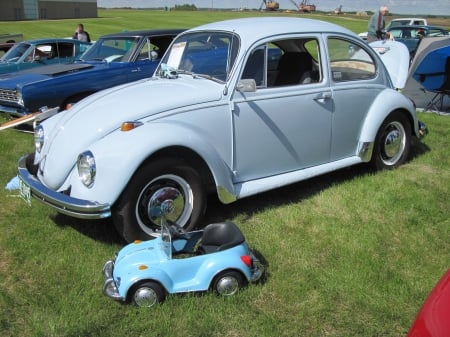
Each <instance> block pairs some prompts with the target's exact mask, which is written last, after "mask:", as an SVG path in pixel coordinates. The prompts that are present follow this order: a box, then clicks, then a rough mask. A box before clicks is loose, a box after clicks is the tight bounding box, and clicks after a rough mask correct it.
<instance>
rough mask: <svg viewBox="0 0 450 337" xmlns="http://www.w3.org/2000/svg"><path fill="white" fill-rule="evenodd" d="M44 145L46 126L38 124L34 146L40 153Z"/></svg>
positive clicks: (35, 130)
mask: <svg viewBox="0 0 450 337" xmlns="http://www.w3.org/2000/svg"><path fill="white" fill-rule="evenodd" d="M43 147H44V127H43V126H42V125H38V126H36V128H35V129H34V148H35V149H36V152H38V153H40V152H41V150H42V148H43Z"/></svg>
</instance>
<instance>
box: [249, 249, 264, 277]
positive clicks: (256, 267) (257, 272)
mask: <svg viewBox="0 0 450 337" xmlns="http://www.w3.org/2000/svg"><path fill="white" fill-rule="evenodd" d="M250 255H251V258H252V261H253V265H252V268H251V276H250V282H257V281H259V279H260V278H261V276H262V275H263V273H264V265H263V264H262V263H261V262H260V261H259V260H258V259H257V258H256V256H255V254H254V253H253V252H250Z"/></svg>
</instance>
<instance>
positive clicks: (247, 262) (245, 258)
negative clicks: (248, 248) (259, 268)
mask: <svg viewBox="0 0 450 337" xmlns="http://www.w3.org/2000/svg"><path fill="white" fill-rule="evenodd" d="M241 260H242V262H244V263H245V265H246V266H247V267H249V268H250V267H251V266H252V258H251V257H250V255H242V256H241Z"/></svg>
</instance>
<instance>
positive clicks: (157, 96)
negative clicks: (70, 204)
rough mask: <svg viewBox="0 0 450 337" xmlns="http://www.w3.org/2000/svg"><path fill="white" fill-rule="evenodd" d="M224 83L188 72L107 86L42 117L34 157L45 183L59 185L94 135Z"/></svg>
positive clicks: (199, 100)
mask: <svg viewBox="0 0 450 337" xmlns="http://www.w3.org/2000/svg"><path fill="white" fill-rule="evenodd" d="M223 87H224V85H223V84H219V83H217V82H214V81H211V80H207V79H202V78H193V77H192V76H186V75H183V76H180V77H179V78H177V79H161V78H156V77H154V78H150V79H145V80H140V81H137V82H132V83H128V84H124V85H120V86H116V87H113V88H110V89H106V90H103V91H100V92H97V93H95V94H93V95H91V96H89V97H87V98H85V99H83V100H82V101H80V102H78V103H77V104H75V105H74V106H73V107H72V109H70V110H68V111H64V112H62V113H59V114H57V115H55V116H54V117H51V118H50V119H48V120H47V121H44V122H43V123H42V124H43V126H44V130H45V131H46V140H45V146H44V148H43V150H42V151H41V153H40V154H39V155H37V157H36V159H37V160H40V158H39V157H41V158H42V157H44V156H45V168H44V177H45V178H43V181H44V182H45V184H46V185H47V186H48V187H50V188H52V189H55V190H57V189H59V188H60V187H61V185H62V184H63V182H64V180H65V179H66V177H67V175H68V174H69V173H70V171H71V169H72V168H73V165H74V164H75V162H76V160H77V157H78V155H79V154H80V153H81V152H83V151H85V150H87V149H88V148H89V145H90V144H92V143H94V142H95V141H97V140H98V139H101V138H103V137H105V136H106V135H107V134H109V133H111V132H114V131H117V130H119V129H120V126H121V124H122V123H123V122H125V121H134V120H142V119H144V118H147V117H150V118H151V117H152V116H154V115H156V114H161V113H164V112H166V111H172V110H174V109H178V108H183V107H188V106H192V105H194V104H204V103H207V102H215V101H218V100H220V99H221V97H222V91H223ZM175 96H176V99H173V97H175ZM46 125H48V126H49V127H48V130H47V126H46ZM41 169H42V167H41Z"/></svg>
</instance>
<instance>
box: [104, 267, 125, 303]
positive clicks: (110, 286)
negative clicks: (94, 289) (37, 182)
mask: <svg viewBox="0 0 450 337" xmlns="http://www.w3.org/2000/svg"><path fill="white" fill-rule="evenodd" d="M113 271H114V261H113V260H108V261H106V262H105V264H104V265H103V269H102V274H103V280H104V282H103V293H104V294H105V295H106V296H108V297H109V298H112V299H113V300H116V301H125V299H124V298H123V297H122V296H120V294H119V290H118V289H117V286H116V283H115V282H114V279H113Z"/></svg>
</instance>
